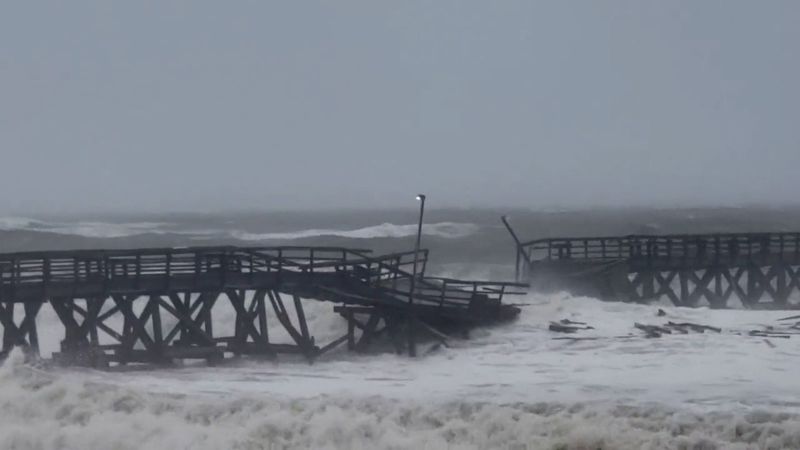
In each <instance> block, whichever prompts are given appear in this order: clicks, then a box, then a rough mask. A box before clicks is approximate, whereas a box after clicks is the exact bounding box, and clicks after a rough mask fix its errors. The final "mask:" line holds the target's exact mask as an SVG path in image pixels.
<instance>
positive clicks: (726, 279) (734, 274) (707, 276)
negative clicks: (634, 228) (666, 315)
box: [506, 223, 800, 309]
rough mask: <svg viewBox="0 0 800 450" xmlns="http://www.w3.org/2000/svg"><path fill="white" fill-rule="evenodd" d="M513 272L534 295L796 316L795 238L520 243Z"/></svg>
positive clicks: (799, 241) (798, 260)
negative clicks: (552, 293) (772, 310)
mask: <svg viewBox="0 0 800 450" xmlns="http://www.w3.org/2000/svg"><path fill="white" fill-rule="evenodd" d="M506 225H507V226H508V223H506ZM509 231H511V232H512V236H513V237H514V239H515V240H517V238H516V235H515V234H514V233H513V230H512V229H511V228H510V226H509ZM517 273H518V274H520V277H523V278H525V279H527V280H528V281H530V282H531V284H532V286H533V287H534V288H536V289H539V290H549V291H552V290H567V291H571V292H573V293H576V294H581V295H590V296H595V297H600V298H603V299H607V300H622V301H648V300H657V299H668V300H670V301H671V302H672V303H673V304H675V305H677V306H690V307H696V306H709V307H712V308H726V307H744V308H775V309H796V308H798V307H800V306H799V305H798V302H797V300H800V298H796V297H800V233H728V234H722V233H720V234H698V235H664V236H648V235H631V236H615V237H577V238H554V239H538V240H533V241H528V242H519V241H518V240H517Z"/></svg>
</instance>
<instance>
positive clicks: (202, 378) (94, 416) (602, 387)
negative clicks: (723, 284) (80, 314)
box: [0, 210, 800, 450]
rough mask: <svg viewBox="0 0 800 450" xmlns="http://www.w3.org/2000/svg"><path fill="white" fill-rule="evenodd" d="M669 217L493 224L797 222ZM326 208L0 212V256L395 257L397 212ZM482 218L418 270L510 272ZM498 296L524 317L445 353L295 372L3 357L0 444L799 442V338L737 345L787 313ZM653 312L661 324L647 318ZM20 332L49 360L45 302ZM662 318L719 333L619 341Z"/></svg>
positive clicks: (733, 215) (494, 232) (614, 449)
mask: <svg viewBox="0 0 800 450" xmlns="http://www.w3.org/2000/svg"><path fill="white" fill-rule="evenodd" d="M688 213H689V212H685V214H682V213H677V212H657V211H656V212H649V213H642V212H632V213H631V214H627V215H626V214H623V213H620V212H610V213H605V212H583V213H578V212H576V213H541V214H533V213H531V214H529V215H527V216H526V215H525V214H524V213H523V212H519V213H517V214H515V215H514V216H513V218H512V219H513V220H512V221H513V223H514V225H515V226H516V227H517V228H518V229H519V230H520V233H521V234H522V235H523V236H522V237H523V238H525V239H532V238H536V237H542V236H548V235H586V234H609V235H624V234H628V233H633V232H637V230H639V229H640V228H641V224H642V223H648V224H649V223H653V224H656V225H657V226H656V227H655V228H658V229H659V230H665V232H683V231H687V232H702V231H708V230H713V231H739V230H745V231H746V230H751V229H753V227H752V226H751V224H750V222H749V220H750V219H749V218H751V217H755V216H758V217H759V220H760V221H761V222H765V223H767V225H768V226H767V225H765V226H762V225H759V228H758V229H776V230H782V229H791V227H792V226H793V224H795V223H798V222H797V220H798V218H800V212H792V211H790V212H770V211H762V212H760V213H758V214H754V213H752V212H748V211H743V212H740V211H734V210H724V211H716V212H714V211H712V212H707V213H703V214H700V213H697V212H691V213H692V214H694V216H693V218H692V219H691V220H688V221H687V219H685V217H686V214H688ZM326 214H327V213H319V214H317V213H313V214H305V213H304V214H300V213H297V214H295V215H289V216H281V217H279V218H275V217H273V216H272V215H268V214H264V215H261V216H257V217H255V218H253V217H251V216H249V215H246V216H232V217H224V218H207V217H199V218H198V217H178V218H176V217H172V216H165V217H139V218H133V220H128V219H130V218H128V219H126V220H121V219H120V220H111V219H107V220H106V219H104V218H99V219H92V220H91V221H88V220H87V221H81V220H73V221H70V220H61V219H59V220H50V221H45V220H38V219H13V218H8V219H3V220H0V246H2V247H3V248H4V249H5V251H12V250H11V249H13V251H17V250H21V251H22V250H30V249H42V248H44V249H51V248H52V247H53V246H56V247H58V248H76V247H78V248H84V247H88V248H106V247H109V246H113V247H116V248H119V247H147V246H167V245H198V243H200V244H201V245H217V244H224V245H227V244H234V245H262V244H264V245H272V244H273V243H275V245H346V246H354V247H357V248H373V249H374V250H375V252H376V253H383V252H389V251H395V250H409V249H410V248H412V246H413V235H414V233H415V229H414V226H413V225H410V223H412V222H413V214H408V213H407V212H400V213H396V214H394V215H391V217H385V216H386V213H385V212H369V213H361V214H360V215H357V217H351V215H352V214H349V213H348V214H327V215H326ZM437 214H438V215H437ZM704 214H705V215H704ZM426 217H428V216H426ZM675 217H678V219H675ZM497 219H498V214H497V213H496V212H493V211H478V212H464V211H460V212H459V211H456V212H441V213H437V212H435V211H434V212H432V213H431V215H430V221H429V222H428V223H427V225H426V227H425V229H424V232H425V238H424V239H423V245H424V246H426V247H428V246H430V247H431V248H432V252H431V255H432V258H439V259H438V261H440V262H444V263H446V264H440V265H439V266H435V265H434V266H433V267H431V266H429V267H428V270H429V272H430V273H431V274H432V275H442V276H456V277H465V278H476V279H485V278H498V277H497V276H495V274H494V271H497V272H502V273H508V274H511V275H512V276H513V266H511V264H513V258H514V253H513V246H512V245H511V240H510V238H509V236H508V235H507V233H506V231H505V230H504V229H503V228H502V227H500V226H498V220H497ZM376 224H377V225H376ZM651 228H653V227H651ZM175 236H177V237H175ZM501 278H502V277H501ZM513 301H514V302H518V303H521V304H523V306H522V313H521V315H520V317H519V318H518V319H517V320H516V321H515V322H513V323H509V324H505V325H502V326H497V327H487V328H481V329H476V330H474V331H473V332H472V333H471V336H470V339H468V340H452V341H451V342H450V348H442V347H434V346H432V345H430V344H429V345H425V346H422V348H421V353H422V354H423V356H421V357H419V358H416V359H410V358H407V357H405V356H397V355H393V354H378V355H359V354H352V353H349V352H347V351H345V350H344V349H340V350H338V351H334V352H332V353H330V354H326V355H324V357H322V358H321V359H320V360H318V361H316V362H315V363H314V364H312V365H310V364H308V363H306V362H305V361H303V360H301V359H299V358H292V357H289V356H285V357H284V356H282V357H281V358H279V359H278V360H277V361H256V360H252V359H242V360H234V361H231V362H230V363H227V364H225V365H222V366H220V367H206V366H205V364H202V363H199V364H194V365H185V366H175V367H164V368H157V369H152V370H141V371H134V370H131V371H114V372H102V371H96V370H89V369H79V368H58V367H49V366H47V365H41V364H35V365H34V366H33V367H32V366H30V365H26V364H25V363H24V361H23V358H22V355H21V354H20V353H19V352H16V351H15V352H14V353H12V354H11V355H10V356H9V358H8V359H7V360H6V361H5V362H4V363H3V364H2V367H0V449H37V450H46V449H139V448H146V449H175V448H192V449H195V448H197V449H222V448H224V449H247V450H250V449H253V450H254V449H272V450H275V449H294V448H307V449H407V448H418V449H514V450H521V449H544V450H598V449H603V450H619V449H622V450H625V449H686V450H711V449H719V450H723V449H797V448H800V397H798V393H800V378H798V377H796V376H794V373H795V371H796V365H797V364H796V361H797V360H798V358H800V340H797V339H795V336H792V338H789V339H778V338H775V339H765V338H763V337H754V336H749V335H748V331H749V330H753V329H763V328H764V327H765V326H770V325H775V324H776V323H777V322H778V319H780V318H781V317H784V316H787V315H791V313H786V312H781V311H744V310H711V309H706V308H698V309H688V308H678V307H673V306H668V305H652V306H647V305H636V304H627V303H610V302H601V301H599V300H596V299H591V298H584V297H573V296H570V295H567V294H560V293H556V294H548V295H544V294H529V295H527V296H526V297H524V298H518V299H514V300H513ZM332 306H333V305H332V304H330V303H322V302H319V303H316V302H313V301H307V302H305V307H306V315H307V317H308V320H309V327H310V329H311V333H312V334H313V335H314V336H315V337H316V338H317V341H318V342H320V343H325V342H329V341H330V340H332V339H335V338H337V337H339V336H341V335H342V334H343V333H344V331H345V330H346V324H345V323H344V322H343V320H342V319H341V318H340V317H338V316H336V315H335V314H333V313H332ZM289 308H291V305H289ZM659 308H661V309H663V310H664V312H665V313H666V316H663V317H661V316H658V315H657V314H656V313H657V311H658V309H659ZM39 319H40V322H39V323H38V326H39V328H38V331H39V334H40V344H41V346H42V354H43V355H44V356H49V355H50V353H52V352H53V351H57V349H58V346H59V341H60V340H61V339H62V338H63V333H64V331H63V328H61V325H60V323H59V321H58V320H57V318H56V315H55V313H54V312H53V311H52V309H50V308H49V306H47V305H45V306H44V307H43V309H42V311H41V313H40V315H39ZM562 319H569V320H572V321H579V322H585V323H587V324H589V325H591V326H592V327H593V329H591V330H585V331H582V332H581V333H580V334H579V335H578V336H577V337H580V338H582V339H581V340H575V339H563V338H564V337H565V336H564V335H561V334H557V333H553V332H551V331H549V330H548V325H549V323H550V322H551V321H558V320H562ZM214 320H215V321H214V329H215V330H219V331H221V332H226V330H227V333H231V332H232V330H233V326H234V322H235V321H234V313H233V310H232V309H231V310H230V311H228V312H227V313H225V312H224V311H222V312H221V313H220V314H219V315H218V316H215V318H214ZM270 320H274V318H272V317H270ZM667 320H672V321H675V322H692V323H702V324H706V325H711V326H714V327H719V328H721V329H722V332H721V333H704V334H698V333H694V334H686V335H665V336H663V337H662V338H660V339H646V338H644V337H643V336H642V333H641V332H639V331H638V330H637V329H635V328H634V323H637V322H638V323H644V324H663V323H664V322H665V321H667ZM118 325H120V324H115V325H114V326H118ZM269 325H270V326H269V329H270V333H271V337H274V338H275V339H276V341H277V342H281V341H282V339H286V340H287V341H286V342H288V339H289V338H288V337H287V336H281V335H280V333H279V331H278V330H279V329H280V328H281V327H279V326H278V324H277V323H272V322H270V323H269ZM273 332H274V333H275V335H274V336H273V335H272V333H273ZM566 337H575V336H574V335H571V336H566ZM101 339H102V337H101Z"/></svg>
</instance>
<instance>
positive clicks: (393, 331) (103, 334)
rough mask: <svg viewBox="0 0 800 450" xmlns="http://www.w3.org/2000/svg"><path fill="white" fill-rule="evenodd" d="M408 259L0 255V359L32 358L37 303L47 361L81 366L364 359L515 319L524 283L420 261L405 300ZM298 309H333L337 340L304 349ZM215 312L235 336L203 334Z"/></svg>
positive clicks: (210, 251) (222, 252) (250, 253)
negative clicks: (334, 354) (251, 358)
mask: <svg viewBox="0 0 800 450" xmlns="http://www.w3.org/2000/svg"><path fill="white" fill-rule="evenodd" d="M414 256H415V255H414V252H403V253H394V254H389V255H381V256H374V255H372V254H371V252H370V251H369V250H360V249H349V248H338V247H198V248H169V249H137V250H108V251H90V250H78V251H54V252H29V253H14V254H0V328H2V330H3V342H2V344H3V345H2V353H0V355H2V354H6V353H7V352H8V351H10V350H11V348H13V347H15V346H20V347H23V348H24V349H26V350H27V351H28V352H29V353H31V354H35V355H38V353H39V334H38V328H39V327H41V326H45V325H44V324H41V323H39V322H38V321H37V317H38V316H39V312H40V310H41V309H42V307H43V305H45V304H49V305H50V307H52V309H53V310H54V311H55V314H56V315H57V317H58V320H59V322H60V325H61V326H62V327H63V331H64V338H63V340H62V341H61V348H60V351H59V352H57V353H55V354H54V355H53V356H54V359H58V360H60V361H62V362H64V363H72V364H82V365H92V366H105V365H107V364H109V363H116V364H127V363H137V362H143V363H165V362H170V361H172V360H175V359H192V358H197V359H206V360H208V361H209V362H214V361H218V360H221V359H223V358H225V357H226V356H230V355H263V356H267V357H274V356H275V355H277V354H279V353H297V354H301V355H304V356H305V357H306V358H308V359H309V360H313V359H314V358H316V357H318V356H320V355H322V354H323V353H325V352H327V351H329V350H331V349H333V348H335V347H337V346H339V345H342V344H345V343H346V344H347V346H348V347H349V348H350V349H351V350H364V349H366V348H367V347H368V346H369V345H370V344H371V343H372V342H373V341H374V340H375V338H376V337H378V336H380V335H385V336H386V338H388V339H386V340H387V341H389V342H391V343H392V345H393V346H394V349H395V350H396V351H398V352H403V351H408V350H409V349H410V348H411V346H413V345H414V342H415V341H416V339H418V338H419V335H423V334H426V333H427V334H428V335H430V333H433V334H434V335H436V333H442V331H441V330H454V331H458V330H463V329H467V328H469V327H472V326H476V325H482V324H489V323H493V322H499V321H504V320H508V319H512V318H514V317H515V316H516V315H517V314H518V313H519V309H518V308H516V307H514V306H510V305H505V304H503V303H502V300H503V298H504V296H505V295H509V294H511V295H513V294H519V293H521V292H520V289H518V288H521V287H524V286H525V285H524V284H518V283H501V282H480V281H461V280H454V279H446V278H434V277H427V276H425V275H424V272H425V266H426V263H427V259H428V252H427V250H420V252H419V254H418V259H419V263H420V264H421V267H422V270H421V271H420V274H418V276H417V279H416V280H415V281H416V282H415V283H414V284H415V289H414V293H413V301H412V296H411V293H410V286H411V284H412V283H411V279H412V274H411V272H410V270H411V269H410V268H411V266H412V264H413V262H414ZM225 300H227V302H226V301H225ZM308 301H327V302H332V303H334V304H335V305H334V307H333V310H334V312H335V313H339V314H340V315H341V316H342V317H344V318H345V319H346V323H347V325H346V330H343V334H342V336H341V337H340V338H338V339H335V340H333V341H332V342H328V343H324V344H320V343H318V342H316V341H315V339H314V336H313V335H312V330H309V325H308V321H307V320H306V317H305V313H304V308H303V304H304V302H308ZM288 302H291V303H288ZM222 303H228V304H229V305H230V306H232V308H233V310H234V311H235V315H234V317H233V318H232V319H230V320H232V321H234V322H235V323H234V327H233V328H234V332H233V333H232V334H230V335H224V336H223V335H220V334H219V332H218V331H217V332H216V333H215V330H214V323H215V320H214V315H215V311H217V310H218V307H219V305H220V304H222ZM287 303H288V304H289V305H290V308H287ZM268 311H271V312H268ZM268 314H274V317H275V318H277V320H278V323H279V324H280V326H281V327H282V328H283V330H285V332H286V334H287V335H288V336H289V337H290V338H291V340H290V342H283V343H277V342H273V340H271V339H270V335H269V330H268V327H267V325H268V324H267V318H268ZM46 326H53V324H47V325H46Z"/></svg>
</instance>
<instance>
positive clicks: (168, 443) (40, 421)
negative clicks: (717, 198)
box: [0, 352, 800, 450]
mask: <svg viewBox="0 0 800 450" xmlns="http://www.w3.org/2000/svg"><path fill="white" fill-rule="evenodd" d="M798 447H800V418H798V416H795V415H791V414H784V413H768V412H749V413H742V414H732V413H707V414H702V415H701V414H695V413H687V412H685V411H678V410H675V409H671V408H667V407H661V406H658V405H649V406H648V405H642V406H624V405H613V406H602V405H594V404H588V403H576V404H571V405H568V404H558V403H533V404H506V405H498V404H492V403H471V402H466V401H452V402H446V403H437V402H409V401H403V400H392V399H386V398H382V397H360V398H356V397H349V398H344V397H335V396H320V397H314V398H306V399H289V398H283V397H280V396H277V395H275V396H270V395H265V396H261V397H253V396H237V397H233V398H232V397H225V398H221V397H218V396H212V395H206V396H202V395H200V396H181V395H164V394H159V395H154V394H150V393H146V392H138V391H134V390H132V389H129V388H126V387H120V386H111V385H106V384H103V383H93V382H87V381H84V380H82V379H81V378H80V377H79V376H78V375H75V374H54V373H46V372H42V371H39V370H37V369H33V368H30V367H28V366H25V365H24V363H23V358H22V355H21V354H20V353H19V352H15V353H13V354H12V355H11V356H10V358H9V359H8V360H7V362H6V363H5V364H4V365H3V366H2V367H0V448H13V449H20V450H25V449H86V450H90V449H135V448H147V449H153V450H158V449H174V448H192V449H220V448H229V449H288V448H308V449H406V448H420V449H440V448H448V449H520V450H522V449H558V450H597V449H605V450H611V449H614V450H618V449H623V450H624V449H687V450H689V449H703V450H705V449H708V450H714V449H733V450H737V449H740V450H744V449H782V448H798Z"/></svg>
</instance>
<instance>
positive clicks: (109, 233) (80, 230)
mask: <svg viewBox="0 0 800 450" xmlns="http://www.w3.org/2000/svg"><path fill="white" fill-rule="evenodd" d="M169 225H171V224H169V223H163V222H128V223H110V222H46V221H43V220H37V219H29V218H25V217H0V230H2V231H35V232H41V233H57V234H67V235H72V236H82V237H88V238H120V237H129V236H136V235H141V234H148V233H153V234H164V233H167V232H168V231H167V230H165V229H164V227H167V226H169Z"/></svg>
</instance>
